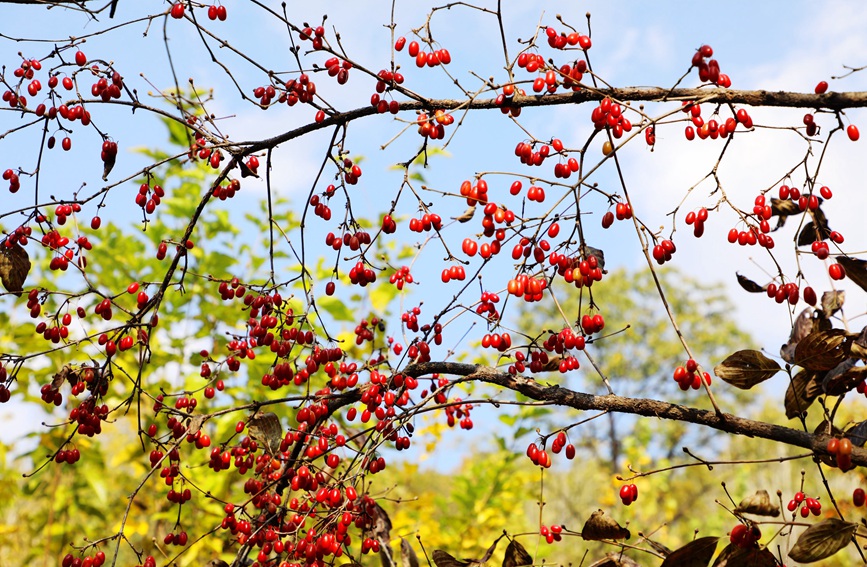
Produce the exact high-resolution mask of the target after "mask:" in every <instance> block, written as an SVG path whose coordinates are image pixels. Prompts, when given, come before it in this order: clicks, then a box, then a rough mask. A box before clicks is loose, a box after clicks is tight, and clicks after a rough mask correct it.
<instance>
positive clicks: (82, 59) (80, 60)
mask: <svg viewBox="0 0 867 567" xmlns="http://www.w3.org/2000/svg"><path fill="white" fill-rule="evenodd" d="M75 64H76V65H78V66H79V67H84V66H85V65H86V64H87V55H85V54H84V52H82V51H76V52H75ZM67 78H68V77H67ZM69 82H70V84H71V83H72V81H71V80H70V81H69ZM63 86H64V87H65V86H66V78H65V79H64V80H63ZM67 88H69V87H67Z"/></svg>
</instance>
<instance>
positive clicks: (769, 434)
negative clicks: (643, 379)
mask: <svg viewBox="0 0 867 567" xmlns="http://www.w3.org/2000/svg"><path fill="white" fill-rule="evenodd" d="M433 373H440V374H451V375H456V376H464V377H465V380H467V381H469V380H478V381H480V382H487V383H489V384H495V385H497V386H501V387H503V388H507V389H509V390H514V391H516V392H520V393H522V394H524V395H525V396H527V397H528V398H530V399H533V400H537V401H545V402H551V403H553V404H556V405H560V406H568V407H571V408H575V409H579V410H596V411H611V412H617V413H625V414H633V415H641V416H645V417H657V418H660V419H670V420H673V421H681V422H685V423H695V424H698V425H703V426H705V427H711V428H713V429H717V430H719V431H724V432H726V433H732V434H735V435H746V436H747V437H758V438H761V439H768V440H769V441H776V442H777V443H783V444H785V445H792V446H796V447H803V448H805V449H809V450H811V451H813V452H814V453H816V454H821V455H827V454H828V451H827V450H826V446H827V444H828V439H829V437H828V436H827V435H812V434H810V433H807V432H805V431H799V430H797V429H792V428H790V427H783V426H781V425H774V424H772V423H766V422H763V421H755V420H752V419H744V418H742V417H737V416H734V415H731V414H728V413H723V414H717V413H716V412H713V411H708V410H701V409H696V408H690V407H686V406H681V405H678V404H672V403H668V402H662V401H659V400H651V399H646V398H624V397H621V396H615V395H608V396H596V395H592V394H585V393H583V392H576V391H574V390H570V389H568V388H561V387H560V386H545V385H543V384H540V383H539V382H537V381H536V380H534V379H532V378H527V377H525V376H512V375H511V374H509V373H507V372H500V371H498V370H496V369H494V368H491V367H488V366H477V365H475V364H464V363H459V362H425V363H420V364H411V365H410V366H408V367H407V368H406V369H405V370H404V371H403V374H406V375H408V376H413V377H415V378H417V377H419V376H425V375H427V374H433ZM852 463H853V464H856V465H862V466H864V465H867V449H862V448H859V447H854V448H853V449H852Z"/></svg>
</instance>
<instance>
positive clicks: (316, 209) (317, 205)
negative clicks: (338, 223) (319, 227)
mask: <svg viewBox="0 0 867 567" xmlns="http://www.w3.org/2000/svg"><path fill="white" fill-rule="evenodd" d="M309 203H310V206H311V207H313V214H315V215H316V216H317V217H319V218H321V219H322V220H326V221H329V220H331V208H330V207H329V206H328V205H326V204H325V203H324V202H323V201H322V200H321V199H320V198H319V195H311V196H310V201H309Z"/></svg>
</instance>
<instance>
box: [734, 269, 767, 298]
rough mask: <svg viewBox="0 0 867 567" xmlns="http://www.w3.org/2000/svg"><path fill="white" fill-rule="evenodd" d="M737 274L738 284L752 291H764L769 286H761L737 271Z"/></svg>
mask: <svg viewBox="0 0 867 567" xmlns="http://www.w3.org/2000/svg"><path fill="white" fill-rule="evenodd" d="M735 275H736V276H737V277H738V284H740V286H741V287H742V288H744V289H745V290H746V291H748V292H750V293H762V292H763V291H765V290H766V289H767V288H768V286H761V285H759V284H757V283H756V282H754V281H753V280H751V279H750V278H748V277H746V276H742V275H740V274H739V273H737V272H735Z"/></svg>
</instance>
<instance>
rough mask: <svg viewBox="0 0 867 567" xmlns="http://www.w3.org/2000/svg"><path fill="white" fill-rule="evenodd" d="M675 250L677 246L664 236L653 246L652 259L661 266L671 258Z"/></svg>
mask: <svg viewBox="0 0 867 567" xmlns="http://www.w3.org/2000/svg"><path fill="white" fill-rule="evenodd" d="M675 252H677V247H676V246H675V245H674V242H672V241H671V240H669V239H667V238H666V239H664V240H663V241H662V242H660V243H659V244H657V245H656V246H654V247H653V259H654V260H656V263H657V264H659V265H660V266H661V265H662V264H665V263H666V262H668V261H669V260H671V256H672V255H673V254H674V253H675Z"/></svg>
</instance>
